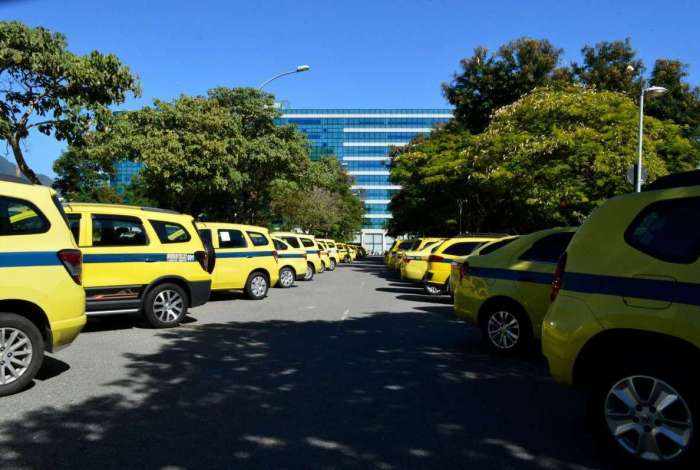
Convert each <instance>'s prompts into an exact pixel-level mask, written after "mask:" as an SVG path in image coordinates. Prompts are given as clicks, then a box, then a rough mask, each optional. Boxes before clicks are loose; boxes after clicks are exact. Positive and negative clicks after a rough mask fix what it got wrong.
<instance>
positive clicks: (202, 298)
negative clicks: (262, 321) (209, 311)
mask: <svg viewBox="0 0 700 470" xmlns="http://www.w3.org/2000/svg"><path fill="white" fill-rule="evenodd" d="M64 208H65V211H66V214H67V217H68V221H69V223H70V226H71V231H72V232H73V234H74V236H75V238H76V240H77V241H78V246H79V247H80V249H81V250H82V252H83V286H84V287H85V293H86V295H87V315H88V316H97V315H113V314H133V313H142V314H143V315H144V317H145V318H146V320H147V321H148V323H149V324H150V325H151V326H153V327H155V328H169V327H173V326H177V325H178V324H180V323H181V322H182V320H183V319H184V318H185V315H187V310H188V308H189V307H196V306H198V305H202V304H204V303H206V301H207V300H208V299H209V291H210V288H211V276H210V274H209V272H210V271H211V269H212V263H213V262H214V259H213V257H212V254H213V253H211V250H208V249H207V248H206V247H205V246H204V243H203V242H202V240H201V239H200V238H199V235H198V234H197V230H195V227H194V221H193V219H192V217H191V216H189V215H184V214H179V213H177V212H173V211H167V210H162V209H154V208H149V207H135V206H123V205H115V204H89V203H69V204H66V205H65V206H64Z"/></svg>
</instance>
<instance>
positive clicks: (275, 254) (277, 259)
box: [272, 250, 280, 262]
mask: <svg viewBox="0 0 700 470" xmlns="http://www.w3.org/2000/svg"><path fill="white" fill-rule="evenodd" d="M272 257H273V258H275V262H278V261H279V260H280V254H279V253H278V252H277V250H274V251H273V252H272Z"/></svg>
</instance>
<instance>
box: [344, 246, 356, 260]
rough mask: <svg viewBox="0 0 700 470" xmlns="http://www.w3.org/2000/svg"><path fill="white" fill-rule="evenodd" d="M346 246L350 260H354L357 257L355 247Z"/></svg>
mask: <svg viewBox="0 0 700 470" xmlns="http://www.w3.org/2000/svg"><path fill="white" fill-rule="evenodd" d="M346 246H347V247H348V255H349V256H350V261H355V260H356V259H357V248H355V247H354V246H352V245H346Z"/></svg>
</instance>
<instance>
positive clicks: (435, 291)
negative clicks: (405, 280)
mask: <svg viewBox="0 0 700 470" xmlns="http://www.w3.org/2000/svg"><path fill="white" fill-rule="evenodd" d="M423 288H424V290H425V293H426V294H428V295H440V294H442V288H440V287H438V286H434V285H432V284H425V285H424V286H423Z"/></svg>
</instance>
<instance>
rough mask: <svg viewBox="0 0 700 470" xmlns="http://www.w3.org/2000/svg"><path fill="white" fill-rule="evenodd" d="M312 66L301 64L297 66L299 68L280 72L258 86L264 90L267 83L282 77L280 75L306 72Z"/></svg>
mask: <svg viewBox="0 0 700 470" xmlns="http://www.w3.org/2000/svg"><path fill="white" fill-rule="evenodd" d="M310 68H311V67H309V66H308V65H299V66H297V68H296V69H294V70H290V71H289V72H282V73H280V74H278V75H275V76H274V77H272V78H270V79H269V80H265V81H264V82H262V83H261V84H260V86H259V87H258V90H262V89H263V88H264V87H265V85H267V84H268V83H270V82H271V81H273V80H277V79H278V78H280V77H284V76H285V75H291V74H293V73H301V72H306V71H308V70H309V69H310Z"/></svg>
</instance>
